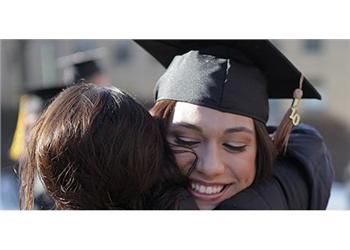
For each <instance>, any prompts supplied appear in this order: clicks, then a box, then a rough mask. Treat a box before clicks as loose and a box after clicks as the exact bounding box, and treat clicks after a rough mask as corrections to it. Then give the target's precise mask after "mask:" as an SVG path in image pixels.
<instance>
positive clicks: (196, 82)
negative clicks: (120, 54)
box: [139, 40, 333, 209]
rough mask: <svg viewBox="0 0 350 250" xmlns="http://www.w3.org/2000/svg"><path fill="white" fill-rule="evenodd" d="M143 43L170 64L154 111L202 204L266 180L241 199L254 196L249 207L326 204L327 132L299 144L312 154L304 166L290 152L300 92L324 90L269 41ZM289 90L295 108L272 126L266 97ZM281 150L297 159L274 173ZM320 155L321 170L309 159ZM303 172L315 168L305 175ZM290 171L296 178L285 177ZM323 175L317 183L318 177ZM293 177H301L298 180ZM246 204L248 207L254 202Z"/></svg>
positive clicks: (206, 206) (214, 202) (205, 205)
mask: <svg viewBox="0 0 350 250" xmlns="http://www.w3.org/2000/svg"><path fill="white" fill-rule="evenodd" d="M139 44H141V46H143V47H144V48H146V49H147V50H148V51H149V52H150V53H152V54H153V55H154V56H155V57H156V58H157V59H158V60H159V61H160V62H162V63H163V65H164V66H166V67H168V69H167V71H166V72H165V73H164V75H163V76H162V77H161V78H160V79H159V80H158V82H157V85H156V104H155V105H154V106H153V107H152V109H151V110H150V113H151V114H152V115H153V116H156V117H160V118H162V119H163V120H164V122H165V123H166V126H167V128H168V141H169V143H170V145H171V146H172V149H173V152H174V154H175V157H176V161H177V164H178V165H179V167H180V169H181V170H182V172H183V173H185V174H187V175H188V176H189V178H190V185H189V186H188V190H189V191H190V192H191V194H192V196H193V197H194V199H195V201H196V203H197V205H198V207H199V208H200V209H215V208H218V207H220V204H222V203H223V202H224V201H225V204H228V203H227V202H226V201H227V200H231V198H233V197H235V196H236V195H237V194H238V193H241V192H242V191H243V190H246V189H247V188H249V187H252V188H253V187H255V186H257V185H261V183H263V182H264V181H267V182H268V185H267V186H264V188H263V195H262V197H258V199H260V200H259V202H257V203H254V201H253V199H255V198H256V194H257V193H258V192H256V191H255V190H253V189H251V190H253V191H252V194H253V195H251V196H249V195H248V197H245V199H244V203H245V204H249V203H250V204H252V207H251V209H259V208H260V209H265V208H266V207H267V208H271V209H281V208H283V209H305V208H309V209H324V208H325V207H326V206H325V205H326V204H327V201H328V198H329V192H330V187H331V182H332V177H333V172H332V170H331V169H332V166H331V162H330V161H329V154H328V151H327V149H326V148H325V147H322V153H321V154H319V152H320V151H318V149H316V146H317V147H318V146H319V145H323V141H322V138H321V137H320V136H319V135H318V134H317V133H313V135H314V136H315V140H313V141H310V140H309V141H305V140H304V142H303V143H301V144H299V145H303V146H302V147H304V149H303V148H301V147H299V148H298V150H300V151H301V152H303V151H305V152H306V151H308V152H309V153H310V152H311V154H309V156H308V157H310V162H307V163H304V166H303V167H302V168H299V166H297V165H299V162H300V157H299V156H298V157H299V158H298V157H297V158H294V159H290V158H288V157H289V156H290V155H292V152H291V151H290V149H291V148H290V147H288V143H290V141H288V139H289V137H290V134H291V131H292V125H297V124H296V123H297V122H296V121H298V120H299V118H300V116H299V114H298V103H299V102H300V99H301V97H302V96H304V97H306V98H320V95H319V94H318V92H317V91H316V90H315V89H314V88H313V87H312V85H311V84H310V83H309V82H308V81H307V80H306V79H305V78H304V77H303V76H302V74H301V73H300V72H299V71H298V70H297V69H296V68H295V67H294V66H293V65H292V64H291V63H290V62H289V61H288V60H287V59H286V58H285V57H284V56H283V55H282V54H281V53H280V52H279V51H278V50H277V49H276V48H274V46H273V45H272V44H271V43H269V42H268V41H262V40H255V41H247V40H246V41H234V40H225V41H217V40H210V41H206V40H199V41H197V40H187V41H174V40H170V41H168V40H167V41H164V40H163V41H139ZM174 51H176V52H174ZM165 52H168V53H165ZM172 57H173V58H172ZM170 58H172V60H169V59H170ZM170 62H171V63H170ZM281 72H282V73H281ZM293 92H294V96H293ZM291 97H293V98H294V102H293V105H292V107H291V109H290V111H288V113H287V114H286V117H285V118H284V119H283V121H282V122H281V124H280V126H279V127H278V129H277V130H276V129H273V130H272V131H270V133H271V132H272V133H271V134H269V133H268V130H267V126H266V122H267V120H268V110H269V107H268V98H291ZM296 118H298V119H296ZM293 138H294V137H293ZM302 138H305V139H307V138H308V137H307V136H304V137H302ZM309 138H310V137H309ZM310 145H311V146H310ZM307 148H312V149H311V150H313V151H310V150H306V149H307ZM285 153H287V155H285ZM278 154H279V157H278V160H280V159H284V161H286V162H288V163H289V162H293V164H294V165H295V166H297V167H294V168H292V169H291V168H290V166H289V165H288V167H285V168H283V169H282V170H281V172H283V174H281V175H280V172H279V171H280V168H276V170H274V172H273V176H272V166H273V164H277V162H278V163H279V164H280V162H279V161H275V159H276V156H277V155H278ZM286 156H288V157H286ZM320 156H322V157H323V158H322V157H320ZM313 157H314V158H317V160H316V161H314V160H315V159H312V158H313ZM320 158H322V159H326V160H325V161H322V162H323V163H324V164H323V165H322V164H320V165H321V166H322V167H323V169H324V171H319V170H315V169H316V168H318V167H319V166H314V165H312V162H320ZM297 162H298V163H297ZM310 164H311V165H312V166H311V168H312V170H310V168H309V167H310ZM282 165H283V164H282ZM306 166H307V167H306ZM301 169H303V170H301ZM309 170H310V171H309ZM305 172H308V173H310V176H307V177H305ZM286 173H288V176H289V177H291V178H288V177H287V178H285V176H286ZM291 173H292V174H291ZM319 173H321V174H319ZM276 174H277V175H278V177H276ZM281 176H283V177H281ZM272 177H273V178H272ZM293 178H294V179H293ZM319 182H321V184H320V185H319V186H317V185H314V184H315V183H319ZM296 183H301V184H300V185H297V186H293V185H295V184H296ZM310 184H311V185H310ZM260 187H261V186H260ZM310 187H311V188H310ZM318 188H320V189H319V190H317V189H318ZM259 194H260V193H259ZM254 195H255V196H254ZM314 196H316V197H317V198H318V199H317V201H316V199H314V198H313V197H314ZM276 201H278V202H276ZM236 204H237V203H236ZM253 204H258V206H255V207H253ZM269 204H274V205H271V206H270V205H269ZM297 204H298V205H297ZM260 205H261V206H260ZM299 205H300V206H299ZM229 207H230V206H227V205H226V206H225V209H227V208H229ZM232 207H235V208H237V206H232ZM238 207H239V206H238ZM244 207H245V209H247V208H248V209H249V205H248V206H244Z"/></svg>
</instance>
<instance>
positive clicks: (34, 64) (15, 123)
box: [0, 40, 350, 209]
mask: <svg viewBox="0 0 350 250" xmlns="http://www.w3.org/2000/svg"><path fill="white" fill-rule="evenodd" d="M272 42H273V43H274V44H275V45H276V46H277V47H278V48H279V49H280V50H281V51H282V52H283V53H284V54H285V55H286V56H287V57H288V58H289V59H290V60H291V61H292V63H293V64H294V65H295V66H296V67H297V68H298V69H299V70H300V71H302V72H303V73H304V74H305V76H306V77H307V78H308V79H309V81H310V82H311V83H312V84H313V85H314V86H315V87H316V88H317V89H318V90H319V92H320V93H321V95H322V98H323V99H322V101H318V100H303V101H302V104H301V117H302V121H303V122H305V123H309V124H311V125H313V126H315V127H316V128H317V129H318V130H320V131H321V133H322V135H323V136H324V138H325V141H326V143H327V145H328V147H329V149H330V152H331V155H332V159H333V163H334V167H335V173H336V176H335V182H334V185H333V188H332V194H331V199H330V202H329V205H328V209H349V208H350V96H349V94H350V84H349V79H350V40H272ZM0 54H1V65H0V76H1V77H0V81H1V172H0V177H1V178H0V209H18V178H17V168H18V166H17V165H18V164H17V161H18V157H19V155H20V141H21V140H22V139H23V138H24V137H25V132H23V131H25V128H26V126H29V125H28V124H30V123H31V122H32V121H33V120H35V118H36V115H37V114H38V113H39V112H40V110H41V109H42V107H44V106H45V104H46V101H47V100H48V99H49V98H50V97H51V96H52V95H54V93H56V91H57V90H58V89H60V88H62V87H64V86H67V85H69V84H72V83H73V82H74V81H75V80H76V79H78V78H81V77H83V78H85V79H86V80H87V81H92V82H96V83H98V84H109V83H111V84H113V85H114V86H116V87H119V88H121V89H123V90H126V91H127V92H128V93H129V94H131V95H132V96H134V97H135V98H136V99H137V100H138V101H139V102H141V103H142V104H143V105H144V106H145V107H146V108H149V107H150V106H151V105H152V103H153V88H154V84H155V82H156V81H157V79H158V78H159V77H160V76H161V75H162V73H163V72H164V71H165V69H164V68H163V67H162V66H161V65H160V64H159V63H158V62H157V61H156V60H155V59H154V58H153V57H152V56H150V55H148V54H147V53H146V52H145V51H144V50H143V49H142V48H141V47H139V46H138V45H137V44H136V43H134V42H133V41H132V40H0ZM281 84H283V83H281ZM288 105H290V101H287V100H273V101H271V102H270V109H271V112H270V120H269V122H268V123H269V124H271V125H277V124H278V123H279V121H280V120H281V119H282V116H283V114H284V112H285V111H286V109H287V107H288ZM16 128H17V129H16ZM19 131H22V134H21V132H19ZM36 193H37V198H36V204H37V208H38V209H48V208H50V205H51V204H50V201H49V200H48V198H47V197H46V196H45V193H44V191H43V188H42V186H41V185H40V183H39V182H38V184H37V185H36Z"/></svg>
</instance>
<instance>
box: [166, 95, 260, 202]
mask: <svg viewBox="0 0 350 250" xmlns="http://www.w3.org/2000/svg"><path fill="white" fill-rule="evenodd" d="M168 138H169V142H170V144H171V145H177V146H180V147H181V146H185V147H186V146H187V147H188V148H190V149H192V150H193V151H194V152H195V155H199V156H203V157H200V158H199V159H198V161H197V164H196V167H195V168H194V169H193V171H191V174H190V180H191V193H192V195H193V197H194V198H195V200H196V202H197V204H198V206H199V208H200V209H213V208H215V207H216V206H217V205H218V204H219V203H220V202H222V201H223V200H226V199H227V198H230V197H231V196H233V195H235V194H236V193H238V192H239V191H241V190H243V189H245V188H247V187H248V186H250V185H251V184H252V183H253V181H254V178H255V165H256V164H255V156H256V152H257V145H256V136H255V129H254V123H253V120H252V119H251V118H248V117H244V116H240V115H234V114H229V113H223V112H219V111H216V110H213V109H210V108H206V107H201V106H197V105H193V104H190V103H185V102H178V103H177V104H176V106H175V111H174V115H173V118H172V123H171V125H170V127H169V136H168ZM175 147H176V146H175ZM175 156H176V161H177V163H178V165H179V167H180V168H181V170H182V171H183V172H185V173H188V172H189V171H190V169H191V166H192V162H193V161H194V159H193V154H191V153H178V154H175Z"/></svg>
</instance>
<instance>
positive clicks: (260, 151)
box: [150, 100, 277, 184]
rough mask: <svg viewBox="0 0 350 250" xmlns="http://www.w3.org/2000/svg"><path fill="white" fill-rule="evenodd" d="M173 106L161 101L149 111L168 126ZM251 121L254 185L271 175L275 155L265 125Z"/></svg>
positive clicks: (173, 101) (170, 102) (173, 104)
mask: <svg viewBox="0 0 350 250" xmlns="http://www.w3.org/2000/svg"><path fill="white" fill-rule="evenodd" d="M175 105H176V101H175V100H161V101H158V102H156V103H155V105H154V106H153V107H152V108H151V109H150V113H151V114H152V115H153V116H154V117H159V118H161V119H163V121H164V123H165V124H166V126H169V124H170V119H171V117H172V114H173V111H174V108H175ZM253 121H254V127H255V131H256V139H257V140H256V143H257V155H256V175H255V179H254V183H253V184H255V183H257V182H259V181H261V180H263V179H265V178H267V177H269V176H270V175H271V173H272V164H273V161H274V160H275V158H276V154H277V153H276V148H275V146H274V144H273V142H272V140H271V138H270V136H269V134H268V132H267V129H266V126H265V124H263V123H262V122H260V121H257V120H253ZM193 153H194V152H193ZM196 159H197V158H196Z"/></svg>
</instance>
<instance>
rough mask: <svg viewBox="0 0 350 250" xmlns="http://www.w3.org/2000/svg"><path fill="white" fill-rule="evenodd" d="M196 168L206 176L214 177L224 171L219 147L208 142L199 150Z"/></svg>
mask: <svg viewBox="0 0 350 250" xmlns="http://www.w3.org/2000/svg"><path fill="white" fill-rule="evenodd" d="M198 160H199V161H198V165H197V167H196V170H197V171H198V172H200V173H201V174H203V175H205V176H207V177H214V176H217V175H221V174H223V173H224V170H225V167H224V164H223V159H221V157H220V149H219V147H218V146H217V145H215V144H213V143H212V144H208V145H207V146H206V147H205V150H203V151H202V152H201V155H199V159H198Z"/></svg>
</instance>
